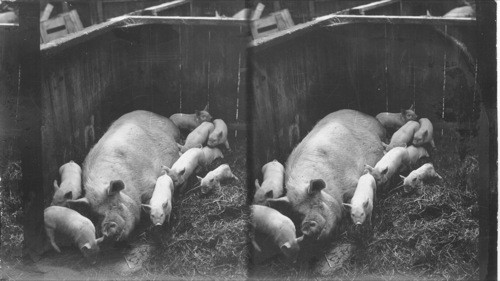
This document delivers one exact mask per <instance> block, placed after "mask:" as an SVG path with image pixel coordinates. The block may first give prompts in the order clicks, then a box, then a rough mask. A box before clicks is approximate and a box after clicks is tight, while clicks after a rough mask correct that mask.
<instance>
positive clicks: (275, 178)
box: [253, 160, 285, 205]
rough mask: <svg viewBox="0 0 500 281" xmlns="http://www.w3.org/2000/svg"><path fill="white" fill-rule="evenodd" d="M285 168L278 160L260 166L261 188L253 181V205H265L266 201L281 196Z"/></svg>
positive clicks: (257, 182) (256, 180)
mask: <svg viewBox="0 0 500 281" xmlns="http://www.w3.org/2000/svg"><path fill="white" fill-rule="evenodd" d="M284 173H285V168H284V167H283V165H281V163H280V162H278V160H273V161H271V162H269V163H267V164H265V165H264V166H262V175H263V177H264V178H263V181H262V186H261V185H259V180H258V179H255V195H254V197H253V202H254V204H258V205H265V204H266V202H267V199H270V198H271V199H272V198H277V197H280V196H281V195H282V194H283V180H284V176H285V175H284Z"/></svg>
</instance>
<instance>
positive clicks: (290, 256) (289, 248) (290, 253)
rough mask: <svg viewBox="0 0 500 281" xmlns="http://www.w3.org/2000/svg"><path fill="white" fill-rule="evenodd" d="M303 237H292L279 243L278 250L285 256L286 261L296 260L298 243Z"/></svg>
mask: <svg viewBox="0 0 500 281" xmlns="http://www.w3.org/2000/svg"><path fill="white" fill-rule="evenodd" d="M303 239H304V236H301V237H299V238H296V239H294V240H293V241H290V242H285V243H283V245H280V250H281V252H282V253H283V255H284V256H285V257H286V259H287V261H288V262H291V263H295V262H297V258H298V256H299V252H300V243H301V242H302V240H303Z"/></svg>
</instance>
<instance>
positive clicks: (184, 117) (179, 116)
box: [170, 104, 212, 131]
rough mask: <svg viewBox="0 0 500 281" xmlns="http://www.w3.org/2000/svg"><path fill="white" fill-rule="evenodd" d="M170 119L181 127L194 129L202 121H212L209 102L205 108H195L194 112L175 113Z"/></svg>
mask: <svg viewBox="0 0 500 281" xmlns="http://www.w3.org/2000/svg"><path fill="white" fill-rule="evenodd" d="M170 120H172V122H174V124H175V125H176V126H177V127H178V128H179V129H186V130H190V131H192V130H194V129H195V128H196V127H198V126H199V125H201V123H203V122H210V121H212V116H211V115H210V113H208V104H207V106H205V108H204V109H203V110H201V111H198V110H195V112H194V114H185V113H175V114H173V115H172V116H170Z"/></svg>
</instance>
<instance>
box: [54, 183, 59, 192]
mask: <svg viewBox="0 0 500 281" xmlns="http://www.w3.org/2000/svg"><path fill="white" fill-rule="evenodd" d="M58 189H59V185H58V184H57V180H54V191H57V190H58Z"/></svg>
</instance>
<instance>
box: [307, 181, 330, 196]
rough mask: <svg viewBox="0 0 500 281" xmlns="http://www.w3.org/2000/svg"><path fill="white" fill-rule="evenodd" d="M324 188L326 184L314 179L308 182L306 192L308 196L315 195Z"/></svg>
mask: <svg viewBox="0 0 500 281" xmlns="http://www.w3.org/2000/svg"><path fill="white" fill-rule="evenodd" d="M325 187H326V183H325V181H324V180H322V179H314V180H311V181H310V182H309V189H308V190H307V193H308V194H317V193H319V192H320V191H321V190H322V189H323V188H325Z"/></svg>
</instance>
